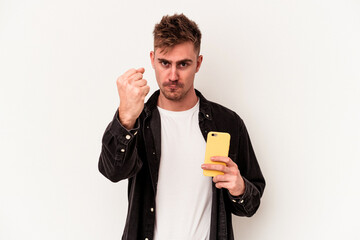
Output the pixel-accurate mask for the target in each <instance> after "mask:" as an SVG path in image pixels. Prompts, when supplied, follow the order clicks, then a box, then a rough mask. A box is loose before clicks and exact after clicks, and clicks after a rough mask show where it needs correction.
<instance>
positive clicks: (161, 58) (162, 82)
mask: <svg viewBox="0 0 360 240" xmlns="http://www.w3.org/2000/svg"><path fill="white" fill-rule="evenodd" d="M162 50H164V49H156V50H155V52H151V53H150V58H151V63H152V66H153V68H154V70H155V75H156V80H157V83H158V85H159V88H160V96H159V97H160V98H166V100H169V101H175V102H180V101H187V100H188V98H189V93H191V94H193V93H194V78H195V73H197V72H198V71H199V69H200V65H201V62H202V56H201V55H200V56H199V55H198V53H197V52H196V51H195V50H194V44H193V43H192V42H185V43H181V44H178V45H175V46H174V47H172V48H170V49H166V50H165V51H162Z"/></svg>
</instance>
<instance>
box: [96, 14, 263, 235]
mask: <svg viewBox="0 0 360 240" xmlns="http://www.w3.org/2000/svg"><path fill="white" fill-rule="evenodd" d="M153 33H154V51H152V52H151V53H150V59H151V63H152V66H153V68H154V70H155V75H156V80H157V83H158V85H159V88H160V90H157V91H156V92H155V93H154V94H153V95H152V96H151V97H150V98H149V100H148V101H147V103H146V104H144V99H145V96H146V95H147V94H148V93H149V90H150V89H149V86H148V85H147V82H146V80H145V79H143V73H144V71H145V70H144V68H139V69H130V70H128V71H127V72H125V73H124V74H123V75H122V76H120V77H119V78H118V79H117V88H118V93H119V97H120V105H119V108H118V110H117V112H116V114H115V116H114V119H113V120H112V122H111V123H110V124H109V125H108V127H107V129H106V131H105V133H104V136H103V145H102V151H101V155H100V160H99V170H100V172H101V173H102V174H103V175H104V176H105V177H107V178H108V179H110V180H111V181H113V182H117V181H120V180H122V179H128V183H129V185H128V199H129V206H128V215H127V219H126V225H125V229H124V233H123V239H149V240H150V239H155V240H177V239H181V240H185V239H186V240H190V239H191V240H193V239H194V240H196V239H201V240H202V239H211V240H215V239H234V236H233V230H232V222H231V213H233V214H236V215H239V216H248V217H249V216H252V215H253V214H254V213H255V212H256V210H257V209H258V207H259V204H260V198H261V196H262V193H263V191H264V188H265V180H264V178H263V176H262V173H261V170H260V167H259V165H258V162H257V160H256V157H255V154H254V151H253V148H252V146H251V143H250V139H249V137H248V133H247V130H246V127H245V125H244V123H243V121H242V120H241V118H240V117H239V116H238V115H237V114H236V113H235V112H233V111H231V110H229V109H227V108H225V107H222V106H220V105H218V104H216V103H213V102H210V101H208V100H206V99H205V98H204V97H203V96H202V94H201V93H200V92H199V91H197V90H195V89H194V78H195V74H196V73H197V72H198V71H199V69H200V66H201V63H202V60H203V56H202V55H200V43H201V33H200V30H199V29H198V27H197V25H196V23H195V22H193V21H191V20H189V19H188V18H187V17H186V16H184V15H183V14H180V15H173V16H164V17H163V18H162V20H161V22H160V23H159V24H157V25H155V29H154V32H153ZM209 131H219V132H227V133H229V134H230V135H231V142H230V150H229V157H218V156H214V157H213V158H212V161H214V162H222V163H225V164H226V165H219V164H203V162H204V156H205V146H206V138H207V133H208V132H209ZM203 170H218V171H221V172H223V173H224V174H222V175H217V176H215V177H213V178H211V177H205V176H204V175H203Z"/></svg>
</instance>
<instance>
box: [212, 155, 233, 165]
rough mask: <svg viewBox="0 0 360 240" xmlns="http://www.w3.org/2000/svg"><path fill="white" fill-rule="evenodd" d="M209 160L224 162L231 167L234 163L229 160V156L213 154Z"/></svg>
mask: <svg viewBox="0 0 360 240" xmlns="http://www.w3.org/2000/svg"><path fill="white" fill-rule="evenodd" d="M210 160H211V161H213V162H223V163H225V164H226V165H227V166H229V167H231V166H232V165H234V164H235V163H234V162H233V161H232V160H231V158H229V157H222V156H213V157H211V158H210ZM235 165H236V164H235Z"/></svg>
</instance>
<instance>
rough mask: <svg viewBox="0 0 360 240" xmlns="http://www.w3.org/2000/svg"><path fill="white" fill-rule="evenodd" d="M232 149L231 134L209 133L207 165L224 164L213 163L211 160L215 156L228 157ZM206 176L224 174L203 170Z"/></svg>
mask: <svg viewBox="0 0 360 240" xmlns="http://www.w3.org/2000/svg"><path fill="white" fill-rule="evenodd" d="M229 147H230V134H229V133H226V132H209V133H208V135H207V141H206V150H205V161H204V162H205V163H211V164H222V165H225V163H221V162H213V161H211V160H210V158H211V157H214V156H222V157H227V156H228V154H229ZM203 174H204V176H209V177H214V176H216V175H219V174H224V173H223V172H220V171H215V170H203Z"/></svg>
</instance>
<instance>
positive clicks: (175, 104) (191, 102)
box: [157, 89, 198, 111]
mask: <svg viewBox="0 0 360 240" xmlns="http://www.w3.org/2000/svg"><path fill="white" fill-rule="evenodd" d="M197 102H198V97H197V95H196V93H195V89H191V90H190V91H189V92H188V93H187V94H186V95H185V96H184V97H183V98H182V99H180V100H171V99H167V98H166V97H165V96H164V95H163V94H162V92H161V91H160V95H159V98H158V102H157V105H158V106H159V107H161V108H162V109H165V110H169V111H186V110H189V109H191V108H193V107H194V106H195V105H196V103H197Z"/></svg>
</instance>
